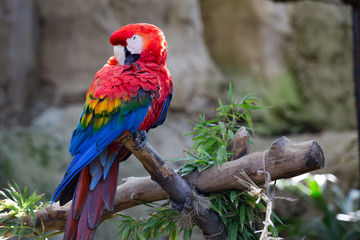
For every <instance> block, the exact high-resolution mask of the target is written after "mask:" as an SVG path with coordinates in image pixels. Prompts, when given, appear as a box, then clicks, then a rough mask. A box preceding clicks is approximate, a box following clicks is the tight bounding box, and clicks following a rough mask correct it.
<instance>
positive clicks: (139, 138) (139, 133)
mask: <svg viewBox="0 0 360 240" xmlns="http://www.w3.org/2000/svg"><path fill="white" fill-rule="evenodd" d="M146 141H147V132H146V131H144V130H141V129H138V130H136V131H135V146H133V147H134V148H135V149H136V150H139V149H141V148H142V147H143V146H145V143H146Z"/></svg>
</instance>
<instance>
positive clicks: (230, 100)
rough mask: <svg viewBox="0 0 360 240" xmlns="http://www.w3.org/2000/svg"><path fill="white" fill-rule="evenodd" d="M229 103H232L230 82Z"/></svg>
mask: <svg viewBox="0 0 360 240" xmlns="http://www.w3.org/2000/svg"><path fill="white" fill-rule="evenodd" d="M229 103H230V104H232V86H231V82H230V83H229Z"/></svg>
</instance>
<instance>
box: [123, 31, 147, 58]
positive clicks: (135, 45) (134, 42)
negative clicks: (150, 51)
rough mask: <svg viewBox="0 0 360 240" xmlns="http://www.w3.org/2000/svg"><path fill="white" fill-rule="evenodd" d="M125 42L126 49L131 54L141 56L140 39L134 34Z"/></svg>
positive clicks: (141, 45)
mask: <svg viewBox="0 0 360 240" xmlns="http://www.w3.org/2000/svg"><path fill="white" fill-rule="evenodd" d="M126 42H127V46H126V48H127V50H128V51H129V52H130V53H131V54H141V52H142V47H143V41H142V37H140V36H139V35H136V34H135V35H134V36H132V37H131V38H128V39H126Z"/></svg>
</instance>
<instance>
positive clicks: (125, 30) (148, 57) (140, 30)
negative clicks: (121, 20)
mask: <svg viewBox="0 0 360 240" xmlns="http://www.w3.org/2000/svg"><path fill="white" fill-rule="evenodd" d="M134 36H135V37H136V36H140V37H141V40H142V42H141V53H140V52H137V54H140V59H139V60H140V61H144V62H149V61H155V62H157V63H160V64H163V65H165V64H166V56H167V53H166V46H167V43H166V40H165V36H164V33H163V32H162V31H161V29H160V28H158V27H156V26H154V25H152V24H148V23H136V24H129V25H126V26H124V27H122V28H120V29H118V30H117V31H115V32H113V33H112V35H111V37H110V43H111V44H112V45H114V46H116V45H121V46H123V47H128V48H130V47H131V46H128V45H129V40H131V39H132V38H134Z"/></svg>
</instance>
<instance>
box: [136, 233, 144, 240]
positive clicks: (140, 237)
mask: <svg viewBox="0 0 360 240" xmlns="http://www.w3.org/2000/svg"><path fill="white" fill-rule="evenodd" d="M136 239H140V240H145V238H144V237H143V235H142V234H141V233H140V232H136Z"/></svg>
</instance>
